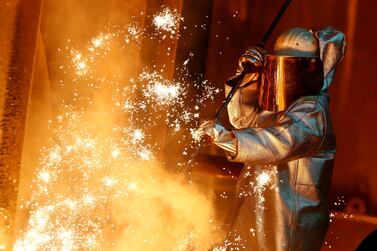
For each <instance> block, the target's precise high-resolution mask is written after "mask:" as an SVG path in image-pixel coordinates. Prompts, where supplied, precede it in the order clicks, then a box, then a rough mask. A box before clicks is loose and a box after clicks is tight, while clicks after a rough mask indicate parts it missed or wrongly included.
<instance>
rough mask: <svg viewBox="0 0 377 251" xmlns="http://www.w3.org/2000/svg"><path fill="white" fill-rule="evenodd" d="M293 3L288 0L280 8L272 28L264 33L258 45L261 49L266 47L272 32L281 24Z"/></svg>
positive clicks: (271, 25)
mask: <svg viewBox="0 0 377 251" xmlns="http://www.w3.org/2000/svg"><path fill="white" fill-rule="evenodd" d="M290 3H291V0H286V1H285V2H284V4H283V6H282V7H281V8H280V11H279V13H278V14H277V15H276V17H275V18H274V20H273V21H272V23H271V24H270V27H268V29H267V31H266V33H264V36H263V37H262V40H261V41H260V42H259V44H258V45H260V46H261V47H264V46H265V44H266V43H267V41H268V39H269V38H270V36H271V34H272V32H273V31H274V29H275V27H276V26H277V24H278V23H279V21H280V19H281V17H282V16H283V15H284V13H285V11H286V10H287V8H288V6H289V4H290Z"/></svg>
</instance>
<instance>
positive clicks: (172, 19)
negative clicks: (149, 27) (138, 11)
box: [153, 8, 183, 36]
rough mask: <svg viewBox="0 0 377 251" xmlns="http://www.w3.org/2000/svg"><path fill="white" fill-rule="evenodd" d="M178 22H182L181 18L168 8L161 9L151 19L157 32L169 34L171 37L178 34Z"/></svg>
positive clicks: (175, 11)
mask: <svg viewBox="0 0 377 251" xmlns="http://www.w3.org/2000/svg"><path fill="white" fill-rule="evenodd" d="M180 21H183V18H182V17H181V16H180V15H179V14H178V11H177V10H171V9H169V8H165V9H163V10H162V11H161V12H160V13H158V14H156V15H154V17H153V24H154V26H155V28H156V29H157V30H159V31H164V32H167V33H170V35H171V36H173V35H175V34H177V33H178V27H179V23H180Z"/></svg>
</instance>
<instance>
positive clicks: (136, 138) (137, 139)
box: [132, 129, 145, 142]
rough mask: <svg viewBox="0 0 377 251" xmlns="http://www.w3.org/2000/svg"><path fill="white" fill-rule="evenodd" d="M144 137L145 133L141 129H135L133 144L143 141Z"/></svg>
mask: <svg viewBox="0 0 377 251" xmlns="http://www.w3.org/2000/svg"><path fill="white" fill-rule="evenodd" d="M144 137H145V136H144V132H143V131H142V130H141V129H135V130H134V131H133V133H132V139H133V142H140V141H143V140H144Z"/></svg>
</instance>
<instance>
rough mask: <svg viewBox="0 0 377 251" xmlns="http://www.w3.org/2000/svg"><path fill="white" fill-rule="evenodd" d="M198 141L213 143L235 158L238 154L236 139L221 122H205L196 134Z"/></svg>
mask: <svg viewBox="0 0 377 251" xmlns="http://www.w3.org/2000/svg"><path fill="white" fill-rule="evenodd" d="M194 138H195V139H196V140H198V141H200V140H203V139H204V140H205V141H206V142H208V141H209V142H211V143H212V144H215V145H216V146H218V147H220V148H221V149H223V150H225V151H226V152H228V153H229V154H230V155H232V156H234V155H235V154H236V139H235V136H234V134H233V132H232V131H229V130H227V129H226V128H225V127H224V126H222V125H221V124H220V123H219V122H215V121H214V120H206V121H204V122H203V123H202V124H201V125H200V126H199V128H198V129H197V130H196V132H195V134H194Z"/></svg>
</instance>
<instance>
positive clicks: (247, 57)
mask: <svg viewBox="0 0 377 251" xmlns="http://www.w3.org/2000/svg"><path fill="white" fill-rule="evenodd" d="M266 53H267V51H266V49H264V48H262V47H259V46H252V47H250V48H249V49H247V50H246V51H245V52H244V54H242V56H241V57H240V59H239V60H238V68H237V73H236V74H241V73H242V72H243V71H244V70H245V69H246V68H248V69H250V71H251V72H253V70H254V71H255V69H259V68H260V67H262V66H263V62H264V56H265V55H266Z"/></svg>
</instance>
